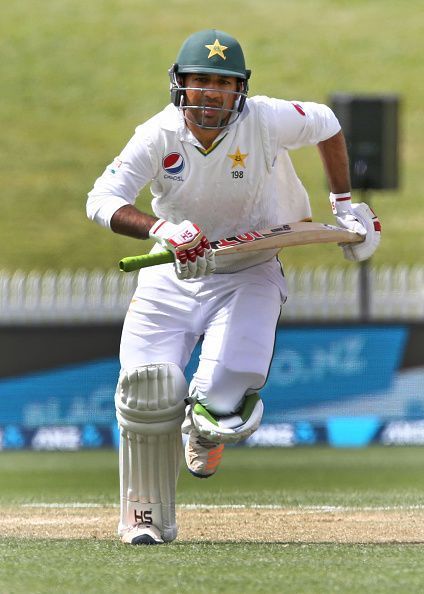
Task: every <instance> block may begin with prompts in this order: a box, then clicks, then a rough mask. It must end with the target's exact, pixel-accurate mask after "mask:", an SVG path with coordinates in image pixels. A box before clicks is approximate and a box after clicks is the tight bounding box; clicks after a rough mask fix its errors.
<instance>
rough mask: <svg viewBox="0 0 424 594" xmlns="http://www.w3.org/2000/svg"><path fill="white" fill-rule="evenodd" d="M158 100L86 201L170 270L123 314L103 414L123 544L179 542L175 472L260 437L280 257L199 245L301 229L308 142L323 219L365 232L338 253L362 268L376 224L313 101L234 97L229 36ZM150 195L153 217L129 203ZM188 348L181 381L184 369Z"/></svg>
mask: <svg viewBox="0 0 424 594" xmlns="http://www.w3.org/2000/svg"><path fill="white" fill-rule="evenodd" d="M169 76H170V95H171V102H170V104H169V105H167V106H166V107H165V108H164V109H163V111H161V112H160V113H158V114H157V115H155V116H153V117H152V118H151V119H149V120H148V121H146V122H145V123H143V124H142V125H140V126H138V127H137V128H136V130H135V134H134V135H133V137H132V138H131V139H130V140H129V142H128V144H127V145H126V146H125V147H124V148H123V149H122V151H121V152H120V154H119V156H117V157H116V158H115V159H114V161H113V162H112V163H111V164H110V165H108V166H107V167H106V169H105V171H104V172H103V174H102V175H101V176H100V177H99V178H98V179H97V180H96V182H95V184H94V187H93V189H92V190H91V192H89V195H88V201H87V214H88V217H89V218H90V219H91V220H93V221H96V222H97V223H99V224H100V225H103V226H104V227H106V228H109V229H111V230H112V231H113V232H115V233H120V234H124V235H128V236H131V237H134V238H136V239H140V240H143V239H148V238H151V239H153V240H154V241H155V242H156V243H155V246H154V248H153V250H154V251H160V250H163V248H166V249H168V250H170V251H171V252H172V253H173V255H174V259H175V261H174V263H173V264H163V265H161V266H155V267H152V268H146V269H144V270H142V271H141V272H140V274H139V280H138V286H137V289H136V291H135V294H134V297H133V299H132V301H131V304H130V306H129V309H128V313H127V315H126V318H125V321H124V325H123V330H122V339H121V347H120V364H121V371H120V375H119V379H118V383H117V389H116V396H115V404H116V414H117V419H118V424H119V428H120V454H119V469H120V501H121V506H120V521H119V526H118V533H119V535H120V537H121V540H122V542H123V543H127V544H132V545H142V544H149V545H150V544H161V543H167V542H171V541H172V540H174V539H175V538H176V536H177V524H176V514H175V499H176V486H177V479H178V474H179V470H180V465H181V462H182V458H183V456H184V452H183V442H182V431H183V432H184V433H186V434H187V435H188V437H187V441H186V445H185V462H186V464H187V467H188V470H189V471H190V472H191V473H192V475H193V476H194V477H198V478H207V477H211V476H213V475H214V474H215V472H216V471H217V469H218V466H219V463H220V460H221V458H222V455H223V451H224V447H225V444H226V443H237V442H239V441H241V440H244V439H246V438H247V437H249V436H250V435H251V434H252V433H253V432H254V431H255V430H256V429H257V428H258V426H259V424H260V422H261V418H262V413H263V403H262V400H261V397H260V394H259V391H260V389H261V388H262V387H263V386H264V384H265V381H266V378H267V374H268V371H269V367H270V364H271V358H272V353H273V348H274V339H275V331H276V326H277V323H278V320H279V317H280V308H281V305H282V303H284V302H285V300H286V299H287V286H286V281H285V278H284V273H283V270H282V267H281V265H280V262H279V260H278V258H277V252H278V249H271V250H263V251H260V252H255V253H251V252H250V253H237V254H234V255H229V256H227V257H225V258H223V259H221V260H223V261H222V263H221V262H219V264H218V261H217V262H215V259H214V253H213V251H212V250H211V247H210V243H209V242H210V241H214V240H218V239H219V238H221V237H229V236H235V235H238V234H240V233H243V232H245V231H246V230H248V229H263V228H267V227H272V226H273V225H276V224H283V223H292V222H296V221H301V220H310V217H311V210H310V206H309V200H308V196H307V193H306V191H305V189H304V187H303V185H302V184H301V182H300V180H299V179H298V177H297V175H296V172H295V170H294V168H293V165H292V162H291V160H290V157H289V151H290V150H292V149H296V148H298V147H302V146H306V145H316V146H317V147H318V151H319V154H320V156H321V159H322V162H323V168H324V171H325V173H326V176H327V179H328V184H329V187H330V190H331V194H330V202H331V207H332V210H333V213H334V215H335V217H336V220H337V223H338V224H339V225H340V226H342V227H344V228H346V229H349V230H352V231H354V232H357V233H359V234H361V235H363V236H364V237H365V239H364V241H363V242H362V243H358V244H349V245H348V244H345V245H342V249H343V251H344V255H345V257H346V258H347V259H349V260H353V261H359V260H365V259H367V258H369V257H370V256H371V255H372V254H373V253H374V251H375V250H376V248H377V246H378V244H379V241H380V223H379V221H378V219H377V217H376V216H375V214H374V213H373V212H372V211H371V209H370V208H369V207H368V206H367V205H366V204H364V203H357V204H355V203H352V202H351V195H350V180H349V166H348V155H347V151H346V145H345V140H344V136H343V132H342V131H341V128H340V124H339V122H338V120H337V119H336V117H335V115H334V114H333V112H332V111H331V109H330V108H329V107H327V106H325V105H321V104H318V103H314V102H303V101H287V100H283V99H275V98H269V97H265V96H255V97H251V98H249V97H248V82H249V78H250V70H248V69H247V68H246V65H245V58H244V55H243V51H242V48H241V46H240V44H239V43H238V41H237V40H236V39H234V37H232V36H231V35H229V34H227V33H225V32H223V31H218V30H215V29H208V30H204V31H199V32H196V33H194V34H192V35H191V36H190V37H188V39H186V41H184V43H183V45H182V47H181V49H180V51H179V53H178V55H177V58H176V61H175V63H174V64H173V65H172V67H171V68H170V70H169ZM147 184H150V190H151V194H152V212H153V213H154V215H150V214H147V213H145V212H141V211H140V210H139V209H138V208H137V207H136V200H137V196H138V195H139V193H140V190H141V189H142V188H143V187H144V186H146V185H147ZM200 338H202V346H201V355H200V359H199V363H198V366H197V369H196V371H195V373H194V374H193V377H192V378H189V379H190V381H189V383H188V382H187V381H186V378H185V375H184V370H185V368H186V366H187V363H188V362H189V360H190V356H191V354H192V352H193V349H194V347H195V345H196V343H197V342H198V341H199V339H200Z"/></svg>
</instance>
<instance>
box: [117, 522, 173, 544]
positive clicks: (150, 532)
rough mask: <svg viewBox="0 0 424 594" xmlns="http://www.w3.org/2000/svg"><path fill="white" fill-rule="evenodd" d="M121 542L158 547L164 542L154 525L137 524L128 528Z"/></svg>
mask: <svg viewBox="0 0 424 594" xmlns="http://www.w3.org/2000/svg"><path fill="white" fill-rule="evenodd" d="M121 541H122V542H123V543H125V544H131V545H157V544H163V543H164V541H163V539H162V537H161V535H160V532H159V530H158V529H157V528H156V527H155V526H153V524H150V525H147V524H136V525H135V526H131V528H128V530H126V532H124V534H122V536H121Z"/></svg>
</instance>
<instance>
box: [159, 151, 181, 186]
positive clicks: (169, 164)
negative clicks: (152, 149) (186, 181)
mask: <svg viewBox="0 0 424 594" xmlns="http://www.w3.org/2000/svg"><path fill="white" fill-rule="evenodd" d="M162 167H163V169H164V171H165V172H166V174H165V176H164V177H165V179H173V180H176V181H183V178H182V177H181V176H180V175H179V174H180V173H181V172H182V170H183V169H184V167H185V161H184V157H183V156H182V155H181V154H180V153H168V154H167V155H166V156H165V157H164V158H163V159H162Z"/></svg>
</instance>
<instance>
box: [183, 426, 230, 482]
mask: <svg viewBox="0 0 424 594" xmlns="http://www.w3.org/2000/svg"><path fill="white" fill-rule="evenodd" d="M184 451H185V460H186V463H187V468H188V469H189V471H190V472H191V474H192V475H193V476H195V477H197V478H209V477H210V476H212V475H214V474H215V472H216V471H217V470H218V466H219V463H220V462H221V458H222V453H223V451H224V444H223V443H216V442H214V441H210V440H209V439H207V438H206V437H203V436H202V435H200V434H199V433H198V432H197V431H196V430H195V429H194V428H192V429H191V430H190V433H189V436H188V439H187V441H186V444H185V450H184Z"/></svg>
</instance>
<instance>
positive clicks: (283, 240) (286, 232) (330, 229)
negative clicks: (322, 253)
mask: <svg viewBox="0 0 424 594" xmlns="http://www.w3.org/2000/svg"><path fill="white" fill-rule="evenodd" d="M363 240H364V237H363V236H362V235H359V234H358V233H353V231H349V230H347V229H343V228H342V227H336V226H335V225H327V224H325V223H309V222H308V223H306V222H300V223H290V224H284V225H276V226H275V227H271V228H269V229H262V230H261V231H248V232H246V233H242V234H240V235H236V236H234V237H226V238H225V239H219V240H218V241H211V242H210V244H211V247H212V249H213V250H214V252H215V256H216V257H221V256H226V255H227V254H235V253H237V252H243V253H244V252H258V251H260V250H268V249H275V248H278V249H282V248H286V247H290V246H295V245H307V244H309V243H359V242H361V241H363ZM173 261H174V256H173V255H172V252H170V251H168V250H164V251H162V252H156V253H155V254H143V255H141V256H128V257H127V258H122V260H121V261H120V262H119V268H120V269H121V270H122V271H123V272H132V271H134V270H139V269H140V268H145V267H147V266H156V265H158V264H167V263H169V262H173Z"/></svg>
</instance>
